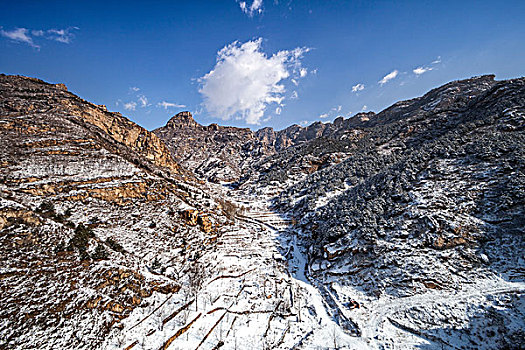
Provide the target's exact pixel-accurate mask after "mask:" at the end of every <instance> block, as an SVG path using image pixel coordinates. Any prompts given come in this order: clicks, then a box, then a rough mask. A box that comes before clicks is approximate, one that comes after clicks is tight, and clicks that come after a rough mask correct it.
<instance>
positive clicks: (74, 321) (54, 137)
mask: <svg viewBox="0 0 525 350" xmlns="http://www.w3.org/2000/svg"><path fill="white" fill-rule="evenodd" d="M0 144H1V145H2V147H1V148H0V178H1V182H0V183H1V184H0V233H1V234H0V239H1V244H0V251H1V253H0V256H1V258H0V260H1V263H0V286H1V290H2V295H3V297H2V298H1V301H0V334H1V335H2V336H1V341H0V343H1V344H2V345H1V346H0V347H2V348H4V347H5V348H24V349H28V348H52V347H56V346H58V347H60V348H90V349H91V348H93V347H94V346H96V345H97V344H100V343H101V342H102V341H103V340H104V339H105V338H106V337H107V335H108V334H109V333H111V332H112V330H113V329H114V328H115V327H117V328H118V324H119V322H120V321H121V320H122V319H124V318H126V317H128V316H129V315H130V314H131V313H132V312H133V310H135V309H136V308H137V307H138V308H139V309H140V308H142V307H145V306H147V305H148V304H149V303H150V302H151V301H149V299H148V298H150V297H152V295H153V296H154V295H156V294H159V293H160V294H173V293H175V292H177V291H179V289H180V288H181V286H183V285H184V283H186V282H185V280H187V279H188V278H191V273H190V272H185V271H188V270H187V269H188V268H189V266H190V265H188V261H190V260H191V259H196V257H198V256H199V254H200V255H202V254H203V252H205V251H206V250H207V249H210V247H211V246H212V245H213V244H211V245H210V243H212V242H213V237H214V235H216V231H217V228H218V227H220V226H221V225H223V224H224V223H225V222H226V221H227V219H226V218H225V217H224V216H222V214H221V213H220V210H218V209H217V205H215V204H214V202H213V201H212V200H210V199H209V195H207V194H205V193H204V192H203V191H202V190H201V189H200V188H199V185H198V184H197V183H195V182H193V183H191V182H188V181H189V180H190V179H189V178H184V177H181V175H180V174H181V173H183V171H182V169H181V168H180V166H179V165H178V164H177V163H176V162H175V161H174V160H173V159H172V158H171V155H170V153H169V152H167V150H166V148H165V146H164V144H163V143H162V142H161V141H160V140H159V139H158V138H157V137H156V136H155V135H154V134H152V133H150V132H148V131H147V130H145V129H143V128H141V127H139V126H138V125H136V124H134V123H132V122H130V121H129V120H127V119H125V118H123V117H122V116H120V115H118V114H114V113H109V112H107V111H106V110H105V109H104V108H103V107H100V106H96V105H93V104H90V103H87V102H85V101H83V100H81V99H80V98H78V97H76V96H75V95H73V94H71V93H69V92H67V91H66V90H65V87H64V86H61V85H52V84H47V83H44V82H42V81H39V80H36V79H30V78H24V77H17V76H1V77H0ZM206 197H207V198H208V199H206ZM191 210H195V212H194V213H193V212H192V211H191ZM192 220H194V222H192ZM166 269H171V270H172V272H171V273H165V271H166ZM173 270H175V271H177V273H178V274H175V273H173ZM150 299H151V298H150Z"/></svg>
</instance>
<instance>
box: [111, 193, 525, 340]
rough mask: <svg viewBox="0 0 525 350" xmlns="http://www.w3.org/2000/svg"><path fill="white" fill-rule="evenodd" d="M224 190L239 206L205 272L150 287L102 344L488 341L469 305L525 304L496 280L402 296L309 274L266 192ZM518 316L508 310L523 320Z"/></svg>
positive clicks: (512, 287)
mask: <svg viewBox="0 0 525 350" xmlns="http://www.w3.org/2000/svg"><path fill="white" fill-rule="evenodd" d="M232 193H233V195H234V196H233V197H231V196H230V199H231V200H232V201H234V202H235V203H236V204H237V205H238V206H242V207H244V208H246V211H245V212H244V213H243V214H242V215H238V216H237V218H236V220H235V221H236V223H235V225H234V226H230V227H228V228H227V229H225V230H224V231H222V232H220V233H219V235H218V241H217V247H218V249H216V250H214V251H213V252H211V253H207V254H205V255H204V256H203V257H202V258H200V259H199V261H197V262H196V264H197V266H206V268H207V270H209V271H211V273H210V274H209V275H206V276H203V275H202V276H201V275H198V274H196V275H195V276H193V278H194V279H195V281H193V286H192V282H190V287H189V288H186V289H182V290H181V292H179V293H177V294H176V295H172V296H168V297H167V298H166V296H164V295H160V294H158V295H157V294H154V295H153V296H152V297H151V300H150V306H149V307H147V308H145V309H142V310H139V309H137V310H135V312H134V313H133V314H132V315H131V316H130V317H129V318H127V319H125V320H123V321H122V329H121V330H119V331H115V332H113V335H112V336H111V337H110V338H108V340H107V342H106V343H105V344H104V348H115V349H117V348H118V349H122V348H126V349H130V348H133V349H167V348H170V349H218V348H221V349H328V348H338V349H367V348H370V349H411V348H419V349H442V348H452V349H454V348H461V347H463V348H472V349H473V348H493V346H491V344H490V342H489V343H487V342H484V343H482V342H479V343H475V342H474V343H473V340H472V338H471V337H468V336H467V334H468V329H467V328H480V327H481V328H483V327H485V328H487V327H488V328H490V327H495V326H494V325H491V324H488V323H487V319H486V318H484V317H478V318H476V317H473V316H472V311H471V308H472V306H476V305H483V304H485V305H487V304H494V305H497V304H498V303H499V304H501V303H504V302H505V301H506V300H507V301H508V299H509V298H513V297H515V296H518V298H519V301H520V302H523V298H522V297H521V295H522V293H523V292H524V291H525V284H523V283H511V282H507V281H505V280H503V279H501V278H495V279H487V280H484V281H478V282H476V283H475V284H472V285H469V286H466V287H465V286H464V287H463V288H462V289H459V290H455V291H454V292H451V291H450V290H432V291H431V292H427V293H425V294H416V295H413V296H410V297H405V298H392V297H391V296H389V295H381V296H379V297H377V298H370V297H369V296H367V295H365V294H363V293H362V292H360V290H359V288H358V286H347V285H341V284H339V283H338V282H337V281H335V280H334V281H332V282H330V281H316V280H315V279H313V278H312V277H311V276H310V275H309V273H308V261H307V258H306V256H307V254H306V252H305V251H304V250H303V248H301V244H300V241H299V239H300V237H301V232H294V229H293V227H292V225H291V223H290V221H289V220H287V219H286V218H283V217H282V216H281V215H279V214H277V213H274V212H272V211H271V210H270V209H269V207H270V206H269V200H267V199H266V198H264V197H262V198H261V197H250V196H246V195H241V194H239V195H236V194H235V191H230V194H232ZM236 196H238V197H236ZM192 288H193V290H192ZM356 302H357V303H356ZM356 305H358V307H356ZM517 309H519V308H517ZM521 316H522V315H510V316H509V317H508V318H509V319H510V320H514V322H516V327H523V325H522V323H523V319H521V320H520V317H521ZM476 322H478V323H479V324H475V323H476ZM444 324H446V325H447V326H446V327H443V325H444ZM464 329H467V331H466V332H465V331H464ZM492 345H493V344H492Z"/></svg>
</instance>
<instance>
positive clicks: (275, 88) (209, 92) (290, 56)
mask: <svg viewBox="0 0 525 350" xmlns="http://www.w3.org/2000/svg"><path fill="white" fill-rule="evenodd" d="M261 43H262V39H260V38H259V39H256V40H251V41H248V42H245V43H239V42H237V41H236V42H234V43H232V44H230V45H227V46H225V47H224V48H222V49H221V50H219V52H218V53H217V63H216V64H215V67H214V68H213V70H211V71H210V72H209V73H208V74H206V75H204V76H203V77H201V78H200V79H199V82H200V83H201V88H200V89H199V92H200V93H201V94H202V95H203V99H204V102H203V104H204V106H205V107H206V109H207V110H208V112H210V113H211V114H214V115H216V116H218V117H220V118H222V119H223V120H228V119H232V118H236V119H244V120H245V121H246V123H247V124H259V123H260V120H261V118H262V117H263V116H264V113H265V110H266V107H267V106H268V105H269V104H277V105H278V106H282V102H283V100H284V93H285V92H286V88H285V86H284V85H283V82H284V81H285V80H286V79H288V78H289V77H290V74H291V73H290V72H294V71H300V69H301V59H302V57H303V55H304V53H306V52H308V50H309V49H307V48H296V49H294V50H283V51H279V52H277V53H276V54H274V55H272V56H271V57H268V56H267V55H266V54H265V53H264V52H263V51H262V50H261Z"/></svg>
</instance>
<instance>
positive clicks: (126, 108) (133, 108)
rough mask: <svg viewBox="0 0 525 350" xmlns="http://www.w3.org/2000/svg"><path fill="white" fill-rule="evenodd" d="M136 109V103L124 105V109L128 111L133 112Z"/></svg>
mask: <svg viewBox="0 0 525 350" xmlns="http://www.w3.org/2000/svg"><path fill="white" fill-rule="evenodd" d="M136 108H137V103H136V102H128V103H124V109H125V110H128V111H134V110H135V109H136Z"/></svg>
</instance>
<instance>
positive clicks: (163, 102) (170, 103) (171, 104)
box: [157, 101, 186, 110]
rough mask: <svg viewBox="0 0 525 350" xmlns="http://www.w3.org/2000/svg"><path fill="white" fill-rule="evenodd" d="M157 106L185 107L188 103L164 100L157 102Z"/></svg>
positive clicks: (165, 107)
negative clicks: (182, 103) (181, 103)
mask: <svg viewBox="0 0 525 350" xmlns="http://www.w3.org/2000/svg"><path fill="white" fill-rule="evenodd" d="M157 107H162V108H164V109H166V110H167V109H168V108H185V107H186V105H180V104H177V103H172V102H167V101H162V102H159V103H157Z"/></svg>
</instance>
